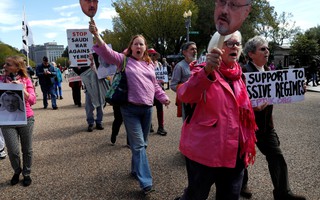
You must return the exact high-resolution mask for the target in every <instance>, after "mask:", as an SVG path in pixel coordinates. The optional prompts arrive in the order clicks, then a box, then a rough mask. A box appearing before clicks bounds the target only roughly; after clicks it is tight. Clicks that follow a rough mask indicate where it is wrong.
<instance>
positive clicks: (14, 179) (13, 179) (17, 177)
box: [10, 174, 20, 185]
mask: <svg viewBox="0 0 320 200" xmlns="http://www.w3.org/2000/svg"><path fill="white" fill-rule="evenodd" d="M19 176H20V174H14V175H13V177H12V179H11V182H10V183H11V185H16V184H17V183H19Z"/></svg>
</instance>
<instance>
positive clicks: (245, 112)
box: [177, 31, 257, 200]
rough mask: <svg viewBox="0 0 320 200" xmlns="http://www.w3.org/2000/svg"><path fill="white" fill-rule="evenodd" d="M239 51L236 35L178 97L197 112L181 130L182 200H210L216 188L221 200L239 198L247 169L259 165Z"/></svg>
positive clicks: (215, 52)
mask: <svg viewBox="0 0 320 200" xmlns="http://www.w3.org/2000/svg"><path fill="white" fill-rule="evenodd" d="M219 38H220V34H219V33H218V32H217V33H215V34H214V36H213V40H212V41H213V42H214V43H215V44H218V41H219ZM240 53H241V34H240V32H239V31H236V32H235V33H232V34H230V35H227V36H225V38H224V43H223V46H222V49H218V48H214V49H213V50H212V51H211V52H210V53H208V54H207V55H206V64H205V66H204V67H203V68H200V67H195V68H193V70H192V76H191V77H190V78H189V80H188V81H187V82H185V83H183V84H182V85H181V86H180V87H179V88H178V89H177V94H178V97H179V99H181V101H182V102H184V103H189V104H191V107H192V108H193V111H192V112H190V113H189V115H188V116H187V118H186V120H185V121H184V124H183V126H182V130H181V139H180V147H179V148H180V151H181V153H182V154H183V155H185V157H186V168H187V174H188V187H187V188H186V189H185V191H184V194H183V196H182V197H181V198H180V199H181V200H187V199H197V200H205V199H207V198H208V195H209V192H210V189H211V186H212V185H213V184H215V185H216V199H217V200H238V199H239V196H240V189H241V183H242V178H243V171H244V168H245V167H246V166H247V165H248V164H250V163H253V161H254V157H255V135H254V133H255V130H256V128H257V126H256V124H255V120H254V113H253V110H252V107H251V103H250V100H249V97H248V94H247V90H246V86H245V83H244V81H243V79H242V77H243V74H242V70H241V67H240V65H239V64H238V62H237V60H238V58H239V56H240Z"/></svg>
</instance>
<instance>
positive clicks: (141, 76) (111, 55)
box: [93, 44, 169, 106]
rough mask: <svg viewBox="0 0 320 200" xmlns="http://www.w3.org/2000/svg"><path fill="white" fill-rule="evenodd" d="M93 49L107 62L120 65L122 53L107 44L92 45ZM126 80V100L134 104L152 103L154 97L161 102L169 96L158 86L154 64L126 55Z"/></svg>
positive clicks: (150, 104) (122, 57)
mask: <svg viewBox="0 0 320 200" xmlns="http://www.w3.org/2000/svg"><path fill="white" fill-rule="evenodd" d="M93 50H94V51H95V52H96V53H97V54H98V55H99V56H101V57H102V59H103V60H104V61H105V62H106V63H109V64H115V65H117V66H118V68H119V67H122V63H123V59H124V54H122V53H118V52H116V51H114V50H112V49H111V48H110V47H109V46H108V45H106V44H105V45H104V46H98V45H94V46H93ZM125 72H126V75H127V81H128V101H129V102H131V103H134V104H144V105H149V106H152V105H153V100H154V97H155V98H156V99H158V100H159V101H160V102H161V103H165V102H166V100H169V97H168V96H167V95H166V93H165V92H164V91H163V90H162V88H161V87H160V86H159V84H158V81H157V79H156V74H155V71H154V65H153V64H152V63H150V64H148V63H147V62H145V61H138V60H135V59H133V58H130V57H128V62H127V65H126V69H125Z"/></svg>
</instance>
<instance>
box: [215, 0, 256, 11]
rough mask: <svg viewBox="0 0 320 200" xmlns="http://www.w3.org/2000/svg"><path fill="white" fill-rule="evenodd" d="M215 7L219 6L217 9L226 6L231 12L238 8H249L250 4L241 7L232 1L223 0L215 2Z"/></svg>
mask: <svg viewBox="0 0 320 200" xmlns="http://www.w3.org/2000/svg"><path fill="white" fill-rule="evenodd" d="M215 4H216V6H219V7H224V6H226V5H228V7H229V8H230V9H231V10H232V11H236V10H238V9H239V8H241V7H244V6H249V5H250V3H247V4H243V5H240V4H238V3H235V2H233V1H231V2H230V1H225V0H216V2H215Z"/></svg>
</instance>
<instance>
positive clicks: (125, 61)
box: [121, 56, 128, 72]
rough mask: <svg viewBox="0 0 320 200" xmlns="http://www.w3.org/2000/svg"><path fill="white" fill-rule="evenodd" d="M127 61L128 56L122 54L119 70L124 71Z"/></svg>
mask: <svg viewBox="0 0 320 200" xmlns="http://www.w3.org/2000/svg"><path fill="white" fill-rule="evenodd" d="M127 62H128V57H127V56H124V59H123V63H122V68H121V71H123V72H124V70H125V69H126V66H127Z"/></svg>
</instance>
